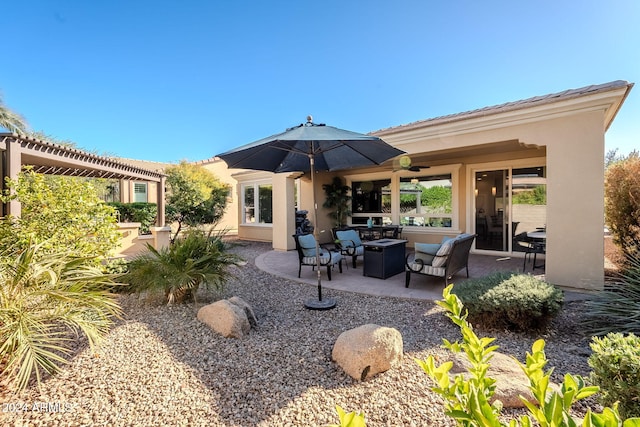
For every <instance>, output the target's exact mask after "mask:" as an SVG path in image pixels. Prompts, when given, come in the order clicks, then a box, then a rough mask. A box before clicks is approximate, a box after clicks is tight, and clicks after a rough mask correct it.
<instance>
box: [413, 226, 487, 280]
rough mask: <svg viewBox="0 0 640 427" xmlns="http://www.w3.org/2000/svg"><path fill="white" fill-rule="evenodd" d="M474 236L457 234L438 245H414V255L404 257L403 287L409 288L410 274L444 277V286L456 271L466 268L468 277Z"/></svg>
mask: <svg viewBox="0 0 640 427" xmlns="http://www.w3.org/2000/svg"><path fill="white" fill-rule="evenodd" d="M475 238H476V235H475V234H459V235H458V236H456V237H454V238H452V239H448V238H446V237H445V238H444V239H443V241H442V243H440V244H437V243H436V244H429V243H416V244H415V253H410V254H408V255H407V257H406V279H405V287H406V288H408V287H409V281H410V280H411V275H412V274H423V275H427V276H437V277H444V281H445V286H446V285H447V284H448V280H449V279H450V278H451V277H452V276H453V275H454V274H456V273H457V272H458V271H460V270H462V269H463V268H466V270H467V277H469V251H470V250H471V245H472V244H473V240H474V239H475Z"/></svg>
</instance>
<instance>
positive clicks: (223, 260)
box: [119, 230, 241, 304]
mask: <svg viewBox="0 0 640 427" xmlns="http://www.w3.org/2000/svg"><path fill="white" fill-rule="evenodd" d="M223 234H224V232H221V233H220V234H219V235H215V236H212V235H211V233H209V234H205V233H204V232H203V231H201V230H190V231H189V232H188V233H186V235H185V236H184V237H180V238H178V239H176V240H175V242H174V243H172V244H171V246H169V247H168V248H164V249H160V250H155V249H154V248H153V247H151V246H150V245H148V249H149V252H145V253H143V254H141V255H139V256H138V257H136V258H134V259H133V260H131V261H130V262H129V265H128V268H129V271H128V272H127V273H126V274H125V275H124V276H122V277H121V278H120V279H119V281H120V282H121V283H126V284H128V287H127V290H128V291H129V292H137V293H140V292H145V291H153V290H161V291H164V294H165V299H166V301H167V303H168V304H171V303H174V302H187V301H195V296H196V292H197V291H198V288H199V287H200V285H203V286H205V287H209V286H212V287H215V288H217V289H218V290H220V289H222V287H223V286H224V283H225V281H226V280H227V279H228V278H229V277H230V274H229V272H228V271H227V267H228V266H230V265H235V264H237V263H238V262H240V261H241V260H240V258H239V257H238V256H237V255H234V254H231V253H229V252H228V251H227V244H226V243H225V242H224V241H223V240H222V236H223Z"/></svg>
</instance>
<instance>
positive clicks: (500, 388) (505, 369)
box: [449, 351, 536, 408]
mask: <svg viewBox="0 0 640 427" xmlns="http://www.w3.org/2000/svg"><path fill="white" fill-rule="evenodd" d="M452 361H453V367H452V368H451V371H449V372H450V373H451V374H454V375H455V374H459V373H464V374H466V373H467V369H468V367H469V366H470V365H469V361H468V360H467V359H466V355H464V354H463V353H455V354H454V355H453V357H452ZM489 365H490V366H489V370H488V371H487V374H486V376H487V377H490V378H493V379H495V380H496V388H495V393H494V394H493V397H492V398H491V400H490V402H489V403H493V402H494V401H496V400H499V401H501V402H502V405H503V407H505V408H523V407H524V406H525V405H524V403H523V402H522V400H520V397H519V396H522V397H524V398H525V399H527V400H528V401H529V402H534V403H535V402H536V400H535V398H534V396H533V393H531V390H530V389H529V378H527V376H526V375H525V373H524V372H523V371H522V368H521V367H520V365H519V364H518V362H517V361H516V360H515V359H514V358H513V357H511V356H507V355H506V354H503V353H500V352H497V351H496V352H494V353H493V357H492V358H491V361H490V362H489ZM465 377H467V375H465Z"/></svg>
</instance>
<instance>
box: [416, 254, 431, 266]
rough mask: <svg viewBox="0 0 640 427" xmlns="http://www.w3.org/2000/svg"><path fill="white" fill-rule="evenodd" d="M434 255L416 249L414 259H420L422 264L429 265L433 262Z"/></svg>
mask: <svg viewBox="0 0 640 427" xmlns="http://www.w3.org/2000/svg"><path fill="white" fill-rule="evenodd" d="M433 258H434V255H433V254H430V253H427V252H418V251H416V255H415V258H414V259H421V260H422V262H423V263H424V265H431V263H432V262H433Z"/></svg>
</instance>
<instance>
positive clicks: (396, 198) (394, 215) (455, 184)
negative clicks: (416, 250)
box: [345, 163, 462, 234]
mask: <svg viewBox="0 0 640 427" xmlns="http://www.w3.org/2000/svg"><path fill="white" fill-rule="evenodd" d="M461 167H462V164H461V163H454V164H447V165H442V166H432V167H431V168H429V169H425V170H423V171H421V172H411V171H407V170H401V171H395V172H393V171H386V172H373V173H366V174H354V175H346V176H345V180H346V182H347V185H349V186H350V187H353V183H354V182H360V181H378V180H383V179H391V183H390V187H391V190H390V192H391V213H390V214H388V213H380V214H369V213H364V214H357V213H355V212H353V209H352V214H351V215H352V216H351V222H352V225H353V218H359V217H366V218H368V217H370V216H371V217H372V219H374V222H375V223H378V224H380V223H382V224H386V223H387V222H389V221H390V222H391V223H392V224H400V218H401V217H402V214H401V213H400V178H412V177H417V176H430V175H445V174H450V175H451V214H450V215H449V214H446V215H445V216H446V217H450V218H451V226H450V227H432V226H412V225H406V226H402V227H403V229H404V230H405V231H408V232H411V233H416V234H420V233H424V234H434V233H435V234H452V233H458V232H460V209H459V205H460V201H459V199H460V194H459V193H460V190H459V189H460V168H461ZM352 207H353V206H352ZM430 216H431V217H434V215H430Z"/></svg>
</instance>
